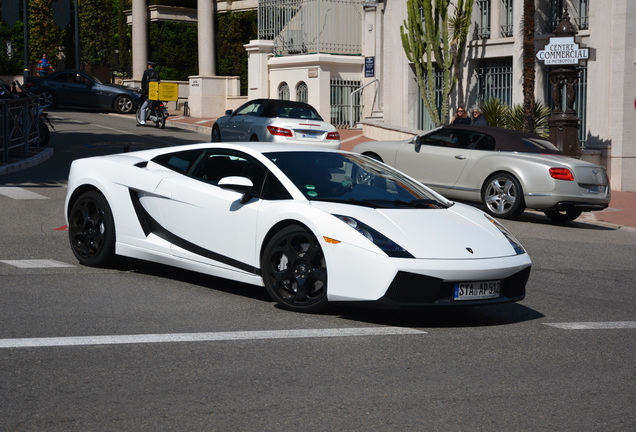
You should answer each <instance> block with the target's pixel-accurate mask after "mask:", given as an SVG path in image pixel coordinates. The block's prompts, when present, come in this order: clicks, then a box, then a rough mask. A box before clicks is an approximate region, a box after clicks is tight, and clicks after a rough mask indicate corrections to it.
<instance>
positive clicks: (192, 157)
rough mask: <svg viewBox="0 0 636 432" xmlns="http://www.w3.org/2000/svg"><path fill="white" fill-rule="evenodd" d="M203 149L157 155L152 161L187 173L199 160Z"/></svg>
mask: <svg viewBox="0 0 636 432" xmlns="http://www.w3.org/2000/svg"><path fill="white" fill-rule="evenodd" d="M200 154H201V150H188V151H184V152H176V153H168V154H163V155H160V156H157V157H156V158H154V159H153V160H152V161H153V162H155V163H157V164H159V165H162V166H164V167H166V168H170V169H171V170H174V171H176V172H178V173H181V174H187V173H188V172H189V171H190V168H192V165H193V164H194V162H195V161H196V160H197V158H198V157H199V155H200Z"/></svg>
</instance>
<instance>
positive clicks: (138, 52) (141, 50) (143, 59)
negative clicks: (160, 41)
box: [132, 0, 148, 81]
mask: <svg viewBox="0 0 636 432" xmlns="http://www.w3.org/2000/svg"><path fill="white" fill-rule="evenodd" d="M147 15H148V13H147V11H146V0H133V1H132V62H133V64H132V66H133V76H132V78H133V80H135V81H141V78H142V75H143V74H144V71H145V70H146V67H147V63H148V23H147V21H146V19H147Z"/></svg>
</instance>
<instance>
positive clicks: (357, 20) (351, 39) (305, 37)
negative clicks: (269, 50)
mask: <svg viewBox="0 0 636 432" xmlns="http://www.w3.org/2000/svg"><path fill="white" fill-rule="evenodd" d="M362 21H363V19H362V3H361V2H360V0H259V2H258V37H259V39H265V40H273V41H274V54H275V55H279V56H282V55H293V54H311V53H328V54H345V55H360V54H361V53H362V36H361V35H362V31H361V28H362V27H361V25H362Z"/></svg>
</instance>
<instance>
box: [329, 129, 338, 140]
mask: <svg viewBox="0 0 636 432" xmlns="http://www.w3.org/2000/svg"><path fill="white" fill-rule="evenodd" d="M327 139H328V140H339V139H340V134H339V133H338V132H337V131H336V132H329V133H328V134H327Z"/></svg>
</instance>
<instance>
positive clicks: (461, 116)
mask: <svg viewBox="0 0 636 432" xmlns="http://www.w3.org/2000/svg"><path fill="white" fill-rule="evenodd" d="M451 124H454V125H462V124H464V125H469V124H470V117H468V113H467V112H466V110H465V109H464V107H463V106H462V105H460V106H458V107H457V111H455V117H453V120H452V121H451Z"/></svg>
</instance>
